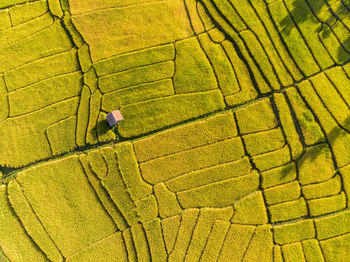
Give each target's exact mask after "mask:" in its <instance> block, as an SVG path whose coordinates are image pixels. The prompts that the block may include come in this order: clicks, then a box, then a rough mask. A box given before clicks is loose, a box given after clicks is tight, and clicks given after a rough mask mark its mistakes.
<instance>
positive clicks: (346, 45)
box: [280, 0, 350, 62]
mask: <svg viewBox="0 0 350 262" xmlns="http://www.w3.org/2000/svg"><path fill="white" fill-rule="evenodd" d="M292 5H293V8H292V9H291V10H290V15H291V16H289V15H288V16H286V17H285V18H284V19H282V21H281V22H280V26H281V27H282V30H281V33H282V35H284V36H288V35H289V34H290V33H291V30H292V29H293V28H295V24H294V23H293V21H292V20H291V17H292V19H294V22H295V23H296V24H297V25H300V24H303V23H305V22H311V23H314V24H317V25H318V26H319V27H318V29H317V30H316V32H313V33H320V34H321V36H322V38H327V37H329V36H330V35H331V34H332V33H334V32H333V31H332V30H333V29H332V28H331V27H332V26H333V25H334V24H335V23H341V26H340V28H342V29H344V31H341V32H342V34H341V35H339V30H338V32H337V33H338V35H337V34H335V35H336V37H337V38H338V40H340V43H339V47H338V61H340V62H345V61H346V60H348V59H349V57H350V28H348V27H347V26H346V24H345V23H343V22H342V20H341V17H348V16H350V4H349V3H348V4H346V3H344V1H343V0H340V1H336V2H335V4H333V5H330V4H329V1H328V0H295V1H294V2H293V4H292ZM319 18H322V19H320V21H319V20H318V19H319ZM330 26H331V27H330ZM344 32H345V34H344ZM310 33H312V32H310ZM346 33H347V36H346ZM315 55H317V54H315Z"/></svg>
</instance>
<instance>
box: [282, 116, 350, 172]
mask: <svg viewBox="0 0 350 262" xmlns="http://www.w3.org/2000/svg"><path fill="white" fill-rule="evenodd" d="M343 126H344V127H350V116H348V117H347V118H346V119H345V121H344V123H343ZM345 135H349V133H347V132H346V131H344V130H343V129H341V128H340V127H336V128H333V129H332V131H331V132H329V133H328V134H327V138H328V140H330V141H335V140H337V139H339V138H341V137H344V136H345ZM315 144H316V145H317V144H324V145H325V147H320V149H319V150H313V151H311V152H309V153H308V154H307V155H305V151H304V152H303V153H302V154H301V155H300V156H299V157H298V158H297V159H296V160H295V163H297V164H298V166H299V168H300V167H301V166H302V165H303V164H304V163H305V162H313V161H315V160H316V158H317V157H318V156H319V155H320V154H322V152H324V150H325V149H326V145H327V144H325V143H324V141H323V139H322V138H321V139H320V140H319V141H317V142H316V143H315ZM327 148H328V146H327ZM346 153H348V154H350V148H348V151H347V152H344V154H346ZM293 168H294V165H289V166H286V167H285V168H284V169H283V170H282V178H284V177H286V176H287V175H288V174H289V172H290V171H291V170H292V169H293Z"/></svg>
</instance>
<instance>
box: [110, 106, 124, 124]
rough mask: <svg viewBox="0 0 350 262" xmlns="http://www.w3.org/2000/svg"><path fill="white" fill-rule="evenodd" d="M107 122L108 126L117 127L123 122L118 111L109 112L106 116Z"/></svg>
mask: <svg viewBox="0 0 350 262" xmlns="http://www.w3.org/2000/svg"><path fill="white" fill-rule="evenodd" d="M106 118H107V121H108V124H109V125H110V126H114V125H118V124H119V122H120V121H122V120H124V118H123V116H122V114H121V113H120V111H119V110H114V111H112V112H110V113H109V114H108V115H107V116H106Z"/></svg>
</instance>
